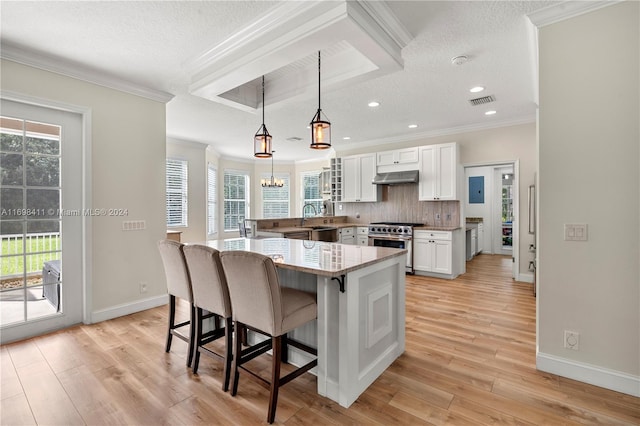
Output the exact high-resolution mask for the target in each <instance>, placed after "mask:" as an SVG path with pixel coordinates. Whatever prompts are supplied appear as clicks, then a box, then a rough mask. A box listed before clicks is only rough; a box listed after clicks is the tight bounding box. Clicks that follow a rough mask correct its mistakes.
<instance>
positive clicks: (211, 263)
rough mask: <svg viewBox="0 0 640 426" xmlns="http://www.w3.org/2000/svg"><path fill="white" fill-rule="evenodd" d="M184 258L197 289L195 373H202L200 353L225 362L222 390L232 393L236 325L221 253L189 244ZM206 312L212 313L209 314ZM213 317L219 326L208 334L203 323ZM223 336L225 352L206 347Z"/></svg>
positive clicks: (193, 285) (194, 296) (194, 287)
mask: <svg viewBox="0 0 640 426" xmlns="http://www.w3.org/2000/svg"><path fill="white" fill-rule="evenodd" d="M183 250H184V257H185V259H186V261H187V268H188V270H189V276H190V277H191V288H192V290H193V304H194V306H195V307H196V321H195V325H196V334H195V341H194V344H193V348H194V349H193V350H194V356H193V366H192V369H193V372H194V374H197V373H198V364H199V362H200V353H201V352H202V353H204V354H206V355H209V356H211V357H214V358H219V359H222V360H223V362H224V371H223V377H224V380H223V382H222V390H224V391H225V392H226V391H227V390H229V374H230V372H231V358H232V355H231V350H232V335H233V333H232V331H233V325H232V324H233V322H232V321H231V301H230V299H229V290H228V288H227V280H226V278H225V274H224V270H223V269H222V264H221V263H220V254H219V252H218V250H216V249H213V248H211V247H207V246H203V245H198V244H194V245H187V246H185V247H184V249H183ZM204 311H207V312H209V314H207V315H205V314H204ZM211 314H214V315H216V316H217V317H216V321H215V327H214V329H213V330H210V331H208V332H206V333H205V332H204V330H203V320H204V319H205V318H206V317H207V316H211ZM220 318H222V319H224V323H225V325H224V328H219V326H218V325H219V319H220ZM221 337H224V338H225V348H224V353H223V354H219V353H217V352H214V351H212V350H211V349H209V348H207V347H205V345H206V344H208V343H211V342H213V341H214V340H217V339H219V338H221Z"/></svg>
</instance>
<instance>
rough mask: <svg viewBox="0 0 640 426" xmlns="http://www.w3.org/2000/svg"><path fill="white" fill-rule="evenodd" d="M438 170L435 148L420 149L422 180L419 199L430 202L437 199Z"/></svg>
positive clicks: (419, 183)
mask: <svg viewBox="0 0 640 426" xmlns="http://www.w3.org/2000/svg"><path fill="white" fill-rule="evenodd" d="M437 176H438V171H437V169H436V148H435V146H423V147H420V180H419V182H418V199H419V200H421V201H429V200H435V199H436V196H437V195H436V183H437V182H436V181H437Z"/></svg>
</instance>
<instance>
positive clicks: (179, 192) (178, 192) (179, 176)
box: [166, 158, 188, 227]
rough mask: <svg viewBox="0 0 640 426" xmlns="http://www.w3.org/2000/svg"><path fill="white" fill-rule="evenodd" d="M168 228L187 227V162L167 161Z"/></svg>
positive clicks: (171, 159) (169, 159) (170, 159)
mask: <svg viewBox="0 0 640 426" xmlns="http://www.w3.org/2000/svg"><path fill="white" fill-rule="evenodd" d="M166 174H167V185H166V186H167V188H166V203H167V226H169V227H173V226H187V206H188V194H187V176H188V171H187V161H186V160H177V159H173V158H168V159H167V165H166Z"/></svg>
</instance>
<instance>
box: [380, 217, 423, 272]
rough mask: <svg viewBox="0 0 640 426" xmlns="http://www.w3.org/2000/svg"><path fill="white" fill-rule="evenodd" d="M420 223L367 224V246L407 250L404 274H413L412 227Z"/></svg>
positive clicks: (420, 224)
mask: <svg viewBox="0 0 640 426" xmlns="http://www.w3.org/2000/svg"><path fill="white" fill-rule="evenodd" d="M414 226H422V223H406V222H375V223H371V224H369V245H370V246H376V247H392V248H400V249H406V250H407V265H406V272H407V273H408V274H413V272H414V271H413V227H414Z"/></svg>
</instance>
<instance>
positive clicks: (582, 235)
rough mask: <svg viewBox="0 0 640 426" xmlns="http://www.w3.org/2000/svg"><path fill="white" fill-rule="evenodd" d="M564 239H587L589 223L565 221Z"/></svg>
mask: <svg viewBox="0 0 640 426" xmlns="http://www.w3.org/2000/svg"><path fill="white" fill-rule="evenodd" d="M564 240H565V241H587V224H586V223H565V225H564Z"/></svg>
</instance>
